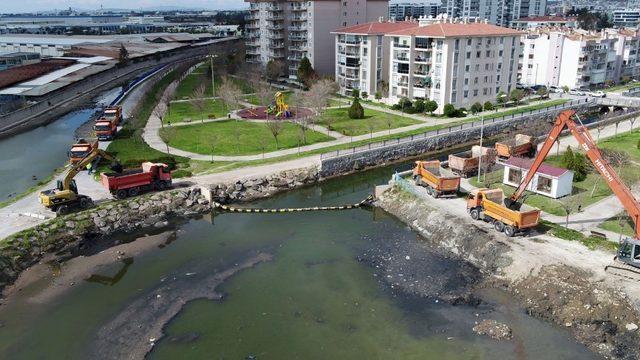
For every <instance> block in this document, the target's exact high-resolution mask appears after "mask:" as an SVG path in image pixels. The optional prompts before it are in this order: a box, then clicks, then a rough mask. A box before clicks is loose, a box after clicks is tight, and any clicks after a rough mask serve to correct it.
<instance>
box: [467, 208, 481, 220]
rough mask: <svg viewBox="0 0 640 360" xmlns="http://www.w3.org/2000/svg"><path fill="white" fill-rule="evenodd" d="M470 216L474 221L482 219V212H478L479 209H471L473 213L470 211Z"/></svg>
mask: <svg viewBox="0 0 640 360" xmlns="http://www.w3.org/2000/svg"><path fill="white" fill-rule="evenodd" d="M469 214H470V215H471V218H472V219H473V220H479V219H480V211H478V209H471V211H469Z"/></svg>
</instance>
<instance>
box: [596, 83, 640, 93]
mask: <svg viewBox="0 0 640 360" xmlns="http://www.w3.org/2000/svg"><path fill="white" fill-rule="evenodd" d="M636 87H640V83H638V82H631V83H628V84H624V85H617V86H612V87H610V88H606V89H604V92H611V91H624V90H629V89H632V88H636Z"/></svg>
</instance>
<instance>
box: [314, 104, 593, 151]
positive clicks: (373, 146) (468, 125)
mask: <svg viewBox="0 0 640 360" xmlns="http://www.w3.org/2000/svg"><path fill="white" fill-rule="evenodd" d="M589 103H594V99H593V98H585V99H579V100H571V101H568V102H566V103H563V104H558V105H554V106H549V107H545V108H542V109H537V110H530V111H527V112H524V113H517V114H515V113H514V114H511V115H505V116H501V117H497V118H492V119H487V120H484V125H485V126H487V125H491V124H496V123H501V122H507V121H509V122H510V121H513V120H517V119H521V118H524V117H527V116H531V115H534V114H546V113H549V112H552V111H557V110H564V109H568V108H571V107H574V106H578V105H586V104H589ZM482 123H483V121H482V120H478V121H472V122H467V123H462V124H459V125H452V126H449V127H447V128H442V129H437V130H431V131H426V132H424V133H420V134H416V135H411V136H406V137H403V138H398V139H392V140H384V141H380V142H376V143H370V144H367V145H362V146H355V147H351V148H348V149H343V150H335V151H332V152H328V153H322V154H320V160H325V159H332V158H336V157H340V156H345V155H352V154H356V153H360V152H364V151H369V150H372V149H378V148H384V147H386V146H392V145H398V144H403V143H410V142H413V141H417V140H423V139H428V138H432V137H435V136H438V135H444V134H450V133H454V132H458V131H461V130H466V129H472V128H479V127H480V126H481V125H482Z"/></svg>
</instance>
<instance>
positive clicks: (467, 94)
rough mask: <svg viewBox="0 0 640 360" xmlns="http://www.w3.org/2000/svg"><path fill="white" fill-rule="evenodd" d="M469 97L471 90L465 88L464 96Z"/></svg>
mask: <svg viewBox="0 0 640 360" xmlns="http://www.w3.org/2000/svg"><path fill="white" fill-rule="evenodd" d="M468 97H469V90H465V91H464V98H465V99H466V98H468Z"/></svg>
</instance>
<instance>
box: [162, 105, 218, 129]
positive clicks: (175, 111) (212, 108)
mask: <svg viewBox="0 0 640 360" xmlns="http://www.w3.org/2000/svg"><path fill="white" fill-rule="evenodd" d="M227 113H228V111H227V108H226V106H225V105H224V104H223V103H222V101H221V100H217V99H216V100H206V108H205V110H204V112H200V110H199V109H198V108H197V107H196V105H195V103H194V102H174V103H171V109H170V111H169V112H168V114H167V115H165V117H164V122H165V123H167V122H171V123H173V124H175V123H180V122H184V121H185V119H191V122H197V121H201V120H203V119H204V120H206V119H209V118H211V119H215V118H219V117H223V116H226V115H227Z"/></svg>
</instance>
